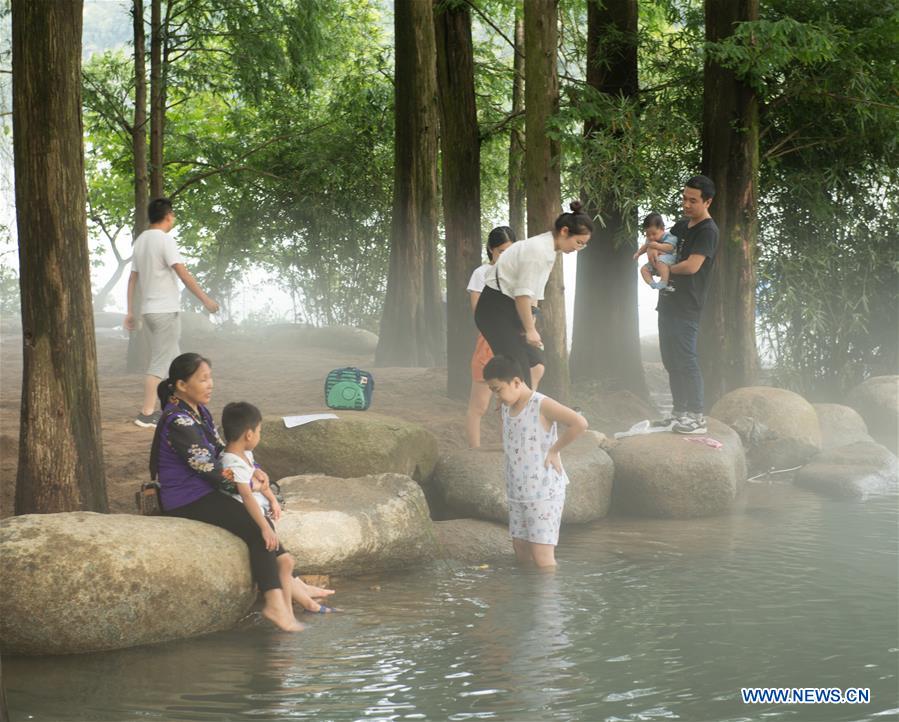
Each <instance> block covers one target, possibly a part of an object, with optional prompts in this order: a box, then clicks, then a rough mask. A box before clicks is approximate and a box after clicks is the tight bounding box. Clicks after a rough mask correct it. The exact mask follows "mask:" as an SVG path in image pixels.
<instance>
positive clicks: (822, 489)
mask: <svg viewBox="0 0 899 722" xmlns="http://www.w3.org/2000/svg"><path fill="white" fill-rule="evenodd" d="M795 483H796V485H797V486H801V487H804V488H806V489H811V490H812V491H817V492H819V493H821V494H825V495H827V496H832V497H836V498H838V499H858V500H860V501H865V500H867V499H870V498H873V497H877V496H883V495H891V494H896V493H899V464H897V461H896V457H895V455H894V454H893V452H891V451H890V450H889V449H887V448H886V447H884V446H881V445H880V444H878V443H876V442H873V441H858V442H856V443H854V444H848V445H846V446H841V447H839V448H837V449H828V450H826V451H822V452H821V453H820V454H818V455H817V456H815V457H814V458H813V459H812V460H811V461H810V462H809V463H808V464H806V465H805V466H803V467H802V468H801V469H800V470H799V472H798V473H797V474H796V477H795Z"/></svg>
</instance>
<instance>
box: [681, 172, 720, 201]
mask: <svg viewBox="0 0 899 722" xmlns="http://www.w3.org/2000/svg"><path fill="white" fill-rule="evenodd" d="M684 185H685V186H686V187H687V188H694V189H696V190H698V191H699V192H700V194H701V195H702V200H704V201H707V200H708V199H709V198H714V197H715V184H714V183H713V182H712V179H711V178H708V177H706V176H704V175H695V176H693V177H692V178H688V179H687V182H686V183H684Z"/></svg>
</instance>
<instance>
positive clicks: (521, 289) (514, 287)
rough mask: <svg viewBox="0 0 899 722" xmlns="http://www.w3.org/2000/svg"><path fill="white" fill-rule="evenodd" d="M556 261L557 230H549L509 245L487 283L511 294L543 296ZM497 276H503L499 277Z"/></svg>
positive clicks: (537, 298)
mask: <svg viewBox="0 0 899 722" xmlns="http://www.w3.org/2000/svg"><path fill="white" fill-rule="evenodd" d="M555 262H556V249H555V241H554V240H553V234H552V233H551V232H549V231H547V232H546V233H541V234H540V235H539V236H531V237H530V238H526V239H525V240H523V241H518V242H517V243H513V244H512V245H511V246H509V247H508V248H507V249H506V250H505V251H503V254H502V255H501V256H500V257H499V260H498V261H497V262H496V264H495V265H494V266H492V268H494V269H496V270H495V272H494V273H488V274H487V285H488V286H490V288H492V289H493V290H494V291H502V293H503V294H505V295H506V296H508V297H509V298H517V297H518V296H530V297H532V298H534V299H535V300H537V301H542V300H543V290H544V289H545V288H546V282H547V281H548V280H549V274H550V273H551V272H552V270H553V265H554V264H555ZM497 276H498V277H499V280H497Z"/></svg>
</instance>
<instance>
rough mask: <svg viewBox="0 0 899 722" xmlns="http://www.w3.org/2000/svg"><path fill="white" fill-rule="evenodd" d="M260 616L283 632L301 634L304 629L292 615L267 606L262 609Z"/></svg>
mask: <svg viewBox="0 0 899 722" xmlns="http://www.w3.org/2000/svg"><path fill="white" fill-rule="evenodd" d="M262 616H263V617H265V618H266V619H267V620H269V621H270V622H271V623H272V624H274V625H275V626H276V627H277V628H278V629H280V630H282V631H284V632H302V631H303V630H304V629H305V627H304V626H303V625H302V624H300V622H299V620H298V619H297V618H296V617H295V616H293V613H285V612H283V611H281V610H278V609H272V608H271V607H269V606H265V607H263V608H262Z"/></svg>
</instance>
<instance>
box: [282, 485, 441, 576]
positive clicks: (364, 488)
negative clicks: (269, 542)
mask: <svg viewBox="0 0 899 722" xmlns="http://www.w3.org/2000/svg"><path fill="white" fill-rule="evenodd" d="M279 483H280V484H281V493H282V494H283V495H284V499H285V502H286V504H285V507H284V513H283V514H282V516H281V519H280V521H278V522H277V523H276V527H277V532H278V538H279V539H280V540H281V543H282V544H283V545H284V548H285V549H287V550H288V551H289V552H290V553H291V554H292V555H293V557H294V558H295V559H296V568H297V569H298V570H299V571H301V572H303V573H304V574H306V573H309V574H331V575H337V576H351V575H354V574H372V573H378V572H384V571H389V570H393V569H408V568H409V567H410V566H413V565H415V564H418V563H421V562H423V561H425V560H429V559H434V558H435V557H436V556H437V540H436V537H435V533H434V524H433V522H432V521H431V517H430V515H429V513H428V505H427V502H426V501H425V497H424V493H423V492H422V490H421V487H420V486H419V485H418V484H417V483H415V482H414V481H413V480H412V479H410V478H409V477H408V476H402V475H400V474H378V475H375V476H365V477H361V478H354V479H341V478H336V477H332V476H323V475H318V474H305V475H302V476H292V477H288V478H286V479H281V480H280V482H279Z"/></svg>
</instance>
